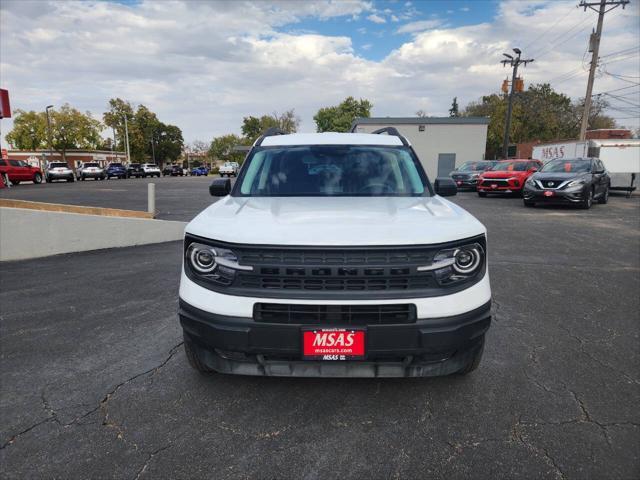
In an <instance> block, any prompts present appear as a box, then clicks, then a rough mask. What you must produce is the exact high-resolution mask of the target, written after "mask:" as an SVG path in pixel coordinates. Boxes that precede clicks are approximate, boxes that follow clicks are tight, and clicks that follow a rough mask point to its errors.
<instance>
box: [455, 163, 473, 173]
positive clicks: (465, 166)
mask: <svg viewBox="0 0 640 480" xmlns="http://www.w3.org/2000/svg"><path fill="white" fill-rule="evenodd" d="M477 165H478V164H477V162H467V163H464V164H462V165H461V166H460V168H459V169H458V171H460V172H472V171H474V170H477Z"/></svg>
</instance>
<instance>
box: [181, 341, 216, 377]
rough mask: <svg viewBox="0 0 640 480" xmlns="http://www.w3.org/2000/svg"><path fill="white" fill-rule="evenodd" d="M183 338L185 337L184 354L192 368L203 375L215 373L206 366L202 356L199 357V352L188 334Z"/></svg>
mask: <svg viewBox="0 0 640 480" xmlns="http://www.w3.org/2000/svg"><path fill="white" fill-rule="evenodd" d="M183 336H184V353H185V354H186V356H187V361H188V362H189V365H191V368H193V369H194V370H197V371H198V372H200V373H202V374H211V373H214V372H215V370H213V369H211V368H209V367H207V366H206V365H205V364H204V362H203V361H202V360H201V359H200V356H199V355H198V350H197V349H196V347H195V346H194V345H193V342H192V341H191V339H190V338H189V337H188V336H187V334H183Z"/></svg>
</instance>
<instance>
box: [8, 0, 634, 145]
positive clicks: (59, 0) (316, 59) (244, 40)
mask: <svg viewBox="0 0 640 480" xmlns="http://www.w3.org/2000/svg"><path fill="white" fill-rule="evenodd" d="M577 3H578V1H564V0H554V1H543V0H531V1H529V0H503V1H479V0H476V1H474V0H467V1H435V0H434V1H373V0H372V1H358V0H354V1H347V0H339V1H332V0H326V1H317V2H307V1H293V0H287V1H272V2H267V1H264V0H263V1H257V2H242V1H215V2H214V1H211V2H205V1H194V0H191V1H179V0H140V1H136V0H121V1H111V2H110V1H90V0H89V1H73V2H71V1H69V2H67V1H63V0H56V1H49V2H48V1H44V0H40V1H35V2H31V1H28V0H20V1H17V0H1V1H0V86H2V88H7V89H9V90H10V95H11V101H12V107H13V108H14V109H17V108H21V109H24V110H31V109H34V110H43V109H44V107H45V106H46V105H48V104H54V105H61V104H63V103H70V104H71V105H73V106H75V107H77V108H79V109H81V110H89V111H91V112H92V113H93V114H94V116H95V117H97V118H101V115H102V112H104V111H105V109H106V107H107V102H108V100H109V98H112V97H120V98H124V99H127V100H129V101H131V102H132V103H135V104H138V103H143V104H145V105H147V106H148V107H149V108H151V109H152V110H153V111H155V112H157V113H158V115H159V117H160V119H161V120H162V121H164V122H166V123H172V124H175V125H178V126H179V127H180V128H182V130H183V133H184V137H185V140H187V141H193V140H195V139H200V140H210V139H211V138H212V137H214V136H216V135H221V134H224V133H229V132H234V133H239V131H240V125H241V123H242V118H243V117H244V116H247V115H262V114H265V113H272V112H275V111H277V112H282V111H284V110H288V109H290V108H295V110H296V113H297V114H298V115H299V116H300V117H301V119H302V123H301V131H313V130H314V127H315V125H314V122H313V115H314V114H315V112H316V111H317V110H318V108H320V107H323V106H327V105H333V104H336V103H338V102H340V101H341V100H342V99H343V98H345V97H346V96H348V95H352V96H354V97H362V98H367V99H369V100H370V101H371V102H372V103H373V104H374V108H373V112H372V113H373V115H374V116H411V115H413V114H414V113H415V112H416V111H417V110H424V111H426V112H428V114H429V115H436V116H437V115H446V114H447V110H448V109H449V107H450V104H451V100H452V98H453V97H454V96H457V97H458V101H459V103H460V104H461V105H462V106H464V105H466V104H467V103H468V102H470V101H473V100H476V99H478V98H479V97H480V96H482V95H483V94H487V93H491V92H497V91H498V90H499V88H500V84H501V82H502V80H503V79H504V78H505V77H506V75H507V73H508V69H504V68H503V67H502V66H501V65H500V63H499V62H500V60H501V59H502V53H503V52H510V51H511V48H513V47H519V48H521V49H522V50H523V55H524V56H525V57H527V58H530V57H533V58H534V59H535V62H534V63H532V64H530V65H529V66H527V67H526V68H525V69H523V70H522V75H523V77H524V80H525V84H526V85H528V84H530V83H538V82H550V83H551V84H552V86H553V87H554V88H556V89H557V90H559V91H561V92H563V93H566V94H567V95H570V96H571V97H574V98H577V97H579V96H583V95H584V92H585V88H586V79H587V69H588V62H589V58H590V54H588V53H587V51H586V50H587V44H588V38H589V33H590V32H591V30H592V28H595V24H596V20H597V14H596V13H595V12H593V11H591V10H587V11H586V12H585V11H584V10H583V9H581V8H577ZM638 3H639V0H632V1H631V4H630V5H628V6H627V7H626V9H624V10H623V9H622V8H617V9H615V10H613V11H611V12H610V13H607V15H606V17H605V23H604V34H603V40H602V43H601V49H600V52H601V53H600V57H601V62H600V63H601V65H600V67H599V71H598V75H597V77H596V81H595V88H594V93H598V92H609V97H608V98H609V99H610V100H611V101H612V105H613V109H612V110H610V111H609V114H611V115H612V116H614V117H617V118H618V119H619V120H618V121H619V123H620V124H622V125H627V126H631V127H636V128H637V127H638V123H639V120H638V117H639V115H638V113H639V112H640V94H639V93H638V92H640V89H639V87H638V84H639V82H640V78H638V77H639V76H640V55H639V53H640V47H639V45H640V20H639V18H640V14H639V10H638ZM611 95H615V97H612V96H611ZM10 128H11V121H10V120H6V119H5V120H3V122H2V131H3V133H5V132H8V131H9V130H10Z"/></svg>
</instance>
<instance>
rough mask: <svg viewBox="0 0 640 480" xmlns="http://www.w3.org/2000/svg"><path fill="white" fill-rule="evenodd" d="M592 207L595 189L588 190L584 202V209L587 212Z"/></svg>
mask: <svg viewBox="0 0 640 480" xmlns="http://www.w3.org/2000/svg"><path fill="white" fill-rule="evenodd" d="M591 205H593V188H590V189H589V190H587V193H586V194H585V197H584V200H582V208H584V209H585V210H589V209H590V208H591Z"/></svg>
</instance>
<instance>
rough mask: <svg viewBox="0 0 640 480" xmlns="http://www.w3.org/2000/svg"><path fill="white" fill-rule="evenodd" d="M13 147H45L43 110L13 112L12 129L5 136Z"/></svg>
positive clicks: (45, 120) (45, 121)
mask: <svg viewBox="0 0 640 480" xmlns="http://www.w3.org/2000/svg"><path fill="white" fill-rule="evenodd" d="M5 138H6V140H7V142H8V143H10V144H11V145H12V146H13V148H17V149H19V150H35V149H40V148H47V146H48V144H47V116H46V114H45V113H44V112H34V111H33V110H31V111H29V112H25V111H24V110H16V111H15V112H14V120H13V129H12V130H11V131H10V132H9V133H8V134H7V135H6V136H5Z"/></svg>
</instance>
